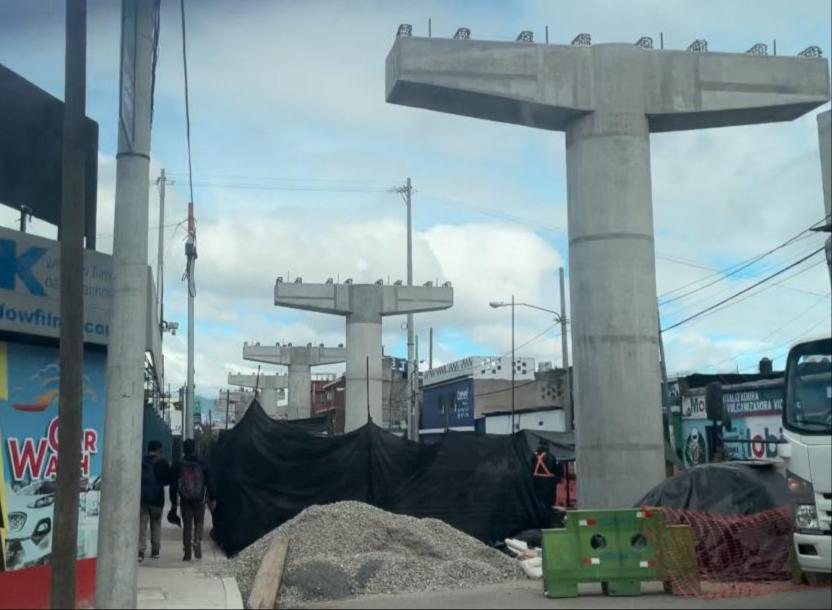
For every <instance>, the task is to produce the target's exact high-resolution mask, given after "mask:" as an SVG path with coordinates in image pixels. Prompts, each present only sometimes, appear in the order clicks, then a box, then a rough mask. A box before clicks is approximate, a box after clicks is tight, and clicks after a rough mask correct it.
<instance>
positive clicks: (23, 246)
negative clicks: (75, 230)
mask: <svg viewBox="0 0 832 610" xmlns="http://www.w3.org/2000/svg"><path fill="white" fill-rule="evenodd" d="M60 268H61V259H60V243H59V242H57V241H54V240H51V239H44V238H42V237H38V236H35V235H29V234H27V233H21V232H19V231H13V230H11V229H7V228H3V227H0V330H5V331H11V332H16V333H23V334H28V335H41V336H46V337H59V336H60V328H61V300H60V298H61V282H60ZM111 282H112V257H110V256H109V255H106V254H102V253H100V252H94V251H92V250H85V251H84V340H85V341H86V342H88V343H99V344H106V343H107V339H108V337H109V334H110V327H109V324H110V301H111V295H112V286H111Z"/></svg>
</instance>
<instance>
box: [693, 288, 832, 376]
mask: <svg viewBox="0 0 832 610" xmlns="http://www.w3.org/2000/svg"><path fill="white" fill-rule="evenodd" d="M830 295H832V292H827V293H826V294H825V295H823V296H822V297H821V298H820V299H818V300H817V301H816V302H815V303H813V304H812V305H811V306H810V307H808V308H807V309H806V310H804V311H802V312H800V314H798V315H797V316H795V317H793V318H791V319H790V320H789V321H788V322H786V323H785V324H782V325H780V326H778V327H777V328H775V329H774V330H773V331H771V332H770V333H769V334H767V335H766V336H765V337H763V338H762V339H760V341H761V342H764V341H767V340H768V339H769V338H771V337H773V336H774V335H776V334H777V333H778V332H780V331H781V330H783V329H784V328H786V327H788V326H791V325H792V324H794V323H795V322H797V321H798V320H800V319H802V318H803V316H805V315H806V314H808V313H809V312H810V311H812V310H813V309H815V308H816V307H817V306H818V305H820V304H821V303H823V302H824V301H825V300H826V299H828V298H829V297H830ZM823 321H824V320H821V321H820V322H818V323H822V322H823ZM777 347H778V345H775V346H769V347H767V348H765V349H767V350H771V349H777ZM763 351H764V350H763V349H762V348H761V349H757V350H751V351H745V352H741V353H738V354H732V355H731V356H729V357H728V358H724V359H723V360H720V361H719V362H714V363H711V364H706V365H698V366H696V367H693V369H694V370H700V369H701V370H706V369H716V368H717V367H718V366H720V365H722V364H725V363H726V362H733V361H734V360H736V359H737V358H744V357H746V356H751V355H752V354H761V353H762V352H763Z"/></svg>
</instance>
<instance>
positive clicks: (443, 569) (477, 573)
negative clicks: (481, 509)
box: [225, 502, 524, 607]
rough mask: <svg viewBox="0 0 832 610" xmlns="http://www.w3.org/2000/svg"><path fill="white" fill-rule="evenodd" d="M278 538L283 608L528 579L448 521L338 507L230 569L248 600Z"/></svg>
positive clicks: (304, 516)
mask: <svg viewBox="0 0 832 610" xmlns="http://www.w3.org/2000/svg"><path fill="white" fill-rule="evenodd" d="M277 535H285V536H286V537H287V538H288V540H289V552H288V556H287V559H286V570H285V574H284V576H283V585H282V589H281V592H280V596H279V598H278V604H277V606H279V607H286V606H298V605H304V604H314V603H315V602H323V601H329V600H336V599H343V598H347V597H352V596H356V595H365V594H389V593H412V592H419V591H435V590H443V589H461V588H472V587H477V586H481V585H486V584H494V583H499V582H504V581H507V580H516V579H522V578H524V574H523V570H522V569H521V568H520V565H519V562H517V561H515V560H512V559H511V558H510V557H508V556H506V555H504V554H503V553H501V552H499V551H497V550H495V549H492V548H490V547H488V546H486V545H484V544H482V543H481V542H480V541H478V540H476V539H475V538H472V537H470V536H468V535H467V534H464V533H462V532H460V531H458V530H456V529H454V528H452V527H451V526H449V525H447V524H445V523H443V522H441V521H438V520H435V519H415V518H413V517H406V516H402V515H394V514H391V513H388V512H386V511H383V510H381V509H378V508H375V507H372V506H369V505H366V504H362V503H359V502H338V503H336V504H329V505H326V506H312V507H310V508H308V509H307V510H305V511H303V512H302V513H301V514H300V515H298V516H297V517H295V518H294V519H292V520H291V521H288V522H286V523H284V524H283V525H282V526H281V527H279V528H277V529H276V530H274V531H273V532H271V533H270V534H267V535H266V536H264V537H263V538H261V539H260V540H258V541H257V542H255V543H254V544H252V545H251V546H249V547H248V548H246V549H244V550H243V551H242V552H241V553H240V554H239V555H237V556H236V557H234V558H233V559H231V560H230V561H229V562H227V564H225V566H226V567H225V569H226V570H227V572H230V575H232V576H234V577H235V578H236V579H237V582H238V584H239V586H240V590H241V592H242V594H243V598H244V599H248V596H249V594H250V593H251V590H252V585H253V582H254V578H255V575H256V573H257V571H258V569H259V568H260V564H261V562H262V559H263V557H264V556H265V554H266V552H267V550H268V549H269V547H270V546H271V544H272V539H273V537H274V536H277ZM227 575H228V574H227Z"/></svg>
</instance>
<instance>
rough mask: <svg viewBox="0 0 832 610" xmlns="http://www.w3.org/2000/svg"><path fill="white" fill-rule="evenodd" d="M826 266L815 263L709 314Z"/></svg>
mask: <svg viewBox="0 0 832 610" xmlns="http://www.w3.org/2000/svg"><path fill="white" fill-rule="evenodd" d="M825 264H826V261H824V260H820V261H818V262H817V263H815V264H813V265H809V266H808V267H806V268H805V269H801V270H800V271H798V272H796V273H793V274H791V275H789V276H788V277H786V278H784V279H782V280H780V281H779V282H775V283H773V284H771V285H769V286H766V287H765V288H763V289H761V290H758V291H757V292H754V293H751V294H749V295H747V296H745V297H743V298H742V299H739V300H737V301H732V302H730V303H728V304H726V305H722V306H721V307H718V308H717V309H715V310H713V311H711V312H709V313H708V315H710V314H715V313H719V312H720V311H722V310H724V309H727V308H729V307H733V306H734V305H739V304H740V303H744V302H745V301H747V300H749V299H753V298H754V297H757V296H759V295H761V294H763V293H764V292H766V291H768V290H771V289H772V288H776V287H777V286H781V285H782V284H784V283H785V282H788V281H789V280H792V279H794V278H796V277H797V276H799V275H803V274H804V273H806V272H807V271H811V270H812V269H814V268H816V267H819V266H820V265H825ZM811 294H813V295H814V296H823V295H816V294H814V293H811Z"/></svg>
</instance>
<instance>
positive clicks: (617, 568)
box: [543, 509, 699, 598]
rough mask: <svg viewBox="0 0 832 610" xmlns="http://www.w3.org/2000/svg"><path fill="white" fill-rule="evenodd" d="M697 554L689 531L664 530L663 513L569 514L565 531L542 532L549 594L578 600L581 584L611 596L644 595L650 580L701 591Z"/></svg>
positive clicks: (545, 575) (680, 527)
mask: <svg viewBox="0 0 832 610" xmlns="http://www.w3.org/2000/svg"><path fill="white" fill-rule="evenodd" d="M671 534H672V535H671ZM665 547H667V548H665ZM693 553H694V546H693V536H692V533H691V531H690V528H687V527H686V526H673V527H672V528H667V527H665V524H664V517H663V515H662V513H661V512H659V511H651V510H639V509H623V510H577V511H570V512H569V513H568V517H567V520H566V527H565V528H564V529H557V530H544V531H543V586H544V594H545V595H546V596H547V597H551V598H562V597H577V596H578V583H595V582H600V583H601V584H602V589H603V592H604V594H605V595H612V596H625V595H641V583H642V582H645V581H663V582H665V584H666V587H665V588H666V589H668V588H670V589H673V588H674V587H678V586H679V585H680V584H684V585H685V587H686V588H687V587H693V588H695V589H696V590H698V582H699V580H698V570H697V564H696V558H695V556H694V554H693ZM660 564H661V565H660ZM694 583H695V584H694Z"/></svg>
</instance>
